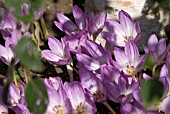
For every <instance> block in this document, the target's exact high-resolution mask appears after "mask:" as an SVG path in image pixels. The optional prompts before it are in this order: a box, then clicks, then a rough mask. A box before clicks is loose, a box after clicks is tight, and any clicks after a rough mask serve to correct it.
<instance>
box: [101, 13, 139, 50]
mask: <svg viewBox="0 0 170 114" xmlns="http://www.w3.org/2000/svg"><path fill="white" fill-rule="evenodd" d="M119 21H120V24H119V23H118V22H116V21H115V20H107V21H106V26H107V28H108V31H109V32H103V33H102V36H103V38H105V39H106V41H107V42H111V43H113V45H116V46H122V47H124V46H125V44H126V42H128V40H131V41H134V42H135V43H136V42H138V40H139V39H140V38H141V31H140V27H139V23H138V22H133V20H132V18H131V16H130V15H129V14H128V13H126V12H125V11H123V10H121V11H120V12H119Z"/></svg>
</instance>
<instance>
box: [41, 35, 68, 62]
mask: <svg viewBox="0 0 170 114" xmlns="http://www.w3.org/2000/svg"><path fill="white" fill-rule="evenodd" d="M48 45H49V48H50V49H51V50H43V51H41V53H42V55H43V56H44V57H45V58H46V59H47V60H49V61H51V62H52V63H54V64H57V65H66V64H67V63H69V61H70V59H71V55H70V51H69V47H68V44H65V43H64V42H63V40H62V39H61V42H60V41H59V40H58V39H56V38H52V37H49V38H48Z"/></svg>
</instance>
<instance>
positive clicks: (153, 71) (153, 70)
mask: <svg viewBox="0 0 170 114" xmlns="http://www.w3.org/2000/svg"><path fill="white" fill-rule="evenodd" d="M157 66H158V65H157V64H155V65H154V66H153V68H152V74H153V75H154V73H155V69H156V67H157Z"/></svg>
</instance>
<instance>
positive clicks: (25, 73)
mask: <svg viewBox="0 0 170 114" xmlns="http://www.w3.org/2000/svg"><path fill="white" fill-rule="evenodd" d="M24 77H25V82H26V84H27V83H28V76H27V72H26V68H24Z"/></svg>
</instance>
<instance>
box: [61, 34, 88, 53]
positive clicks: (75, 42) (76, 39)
mask: <svg viewBox="0 0 170 114" xmlns="http://www.w3.org/2000/svg"><path fill="white" fill-rule="evenodd" d="M87 39H89V37H88V34H83V35H78V34H74V35H72V36H69V35H66V36H64V37H63V41H64V42H65V43H66V44H67V43H68V45H69V50H70V51H71V52H72V53H74V54H75V53H81V52H82V49H81V48H82V46H85V41H86V40H87Z"/></svg>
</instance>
